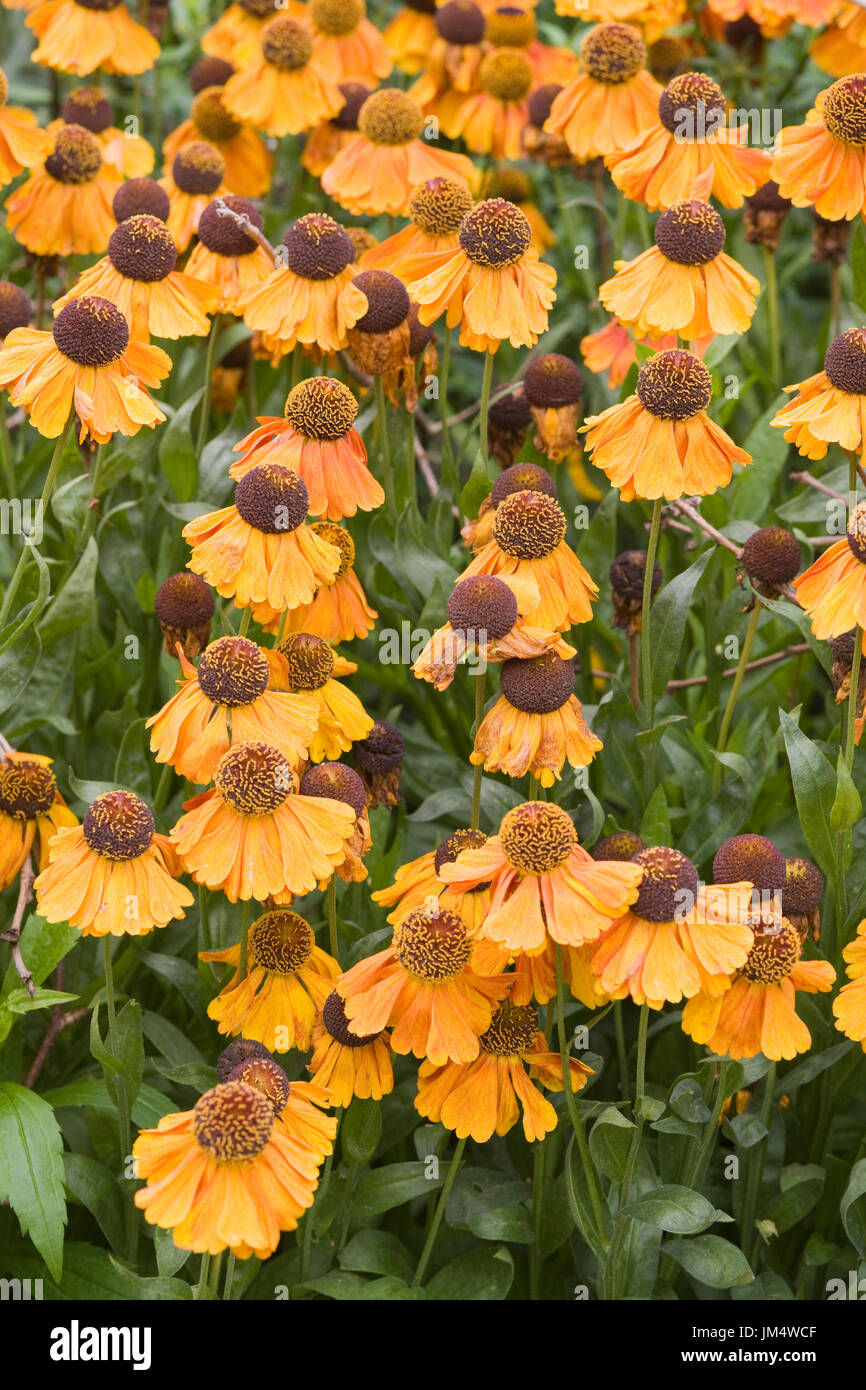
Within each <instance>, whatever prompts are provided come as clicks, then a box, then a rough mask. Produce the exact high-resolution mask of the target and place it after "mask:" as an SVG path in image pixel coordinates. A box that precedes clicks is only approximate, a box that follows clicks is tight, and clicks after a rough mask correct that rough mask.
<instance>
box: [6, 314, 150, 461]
mask: <svg viewBox="0 0 866 1390" xmlns="http://www.w3.org/2000/svg"><path fill="white" fill-rule="evenodd" d="M170 370H171V358H170V357H168V356H167V355H166V353H164V352H163V351H162V348H158V347H150V346H148V345H147V344H146V343H141V342H138V341H137V340H136V339H134V338H131V337H130V332H129V327H128V325H127V322H126V319H125V318H124V317H123V314H122V313H121V312H120V310H119V309H117V308H116V307H115V305H113V304H110V303H109V301H108V300H107V299H98V298H92V297H88V298H84V299H76V300H75V301H74V302H73V303H71V304H67V306H66V308H65V309H61V311H60V313H59V314H58V315H57V318H56V319H55V320H54V325H53V327H52V330H51V332H50V333H42V332H40V331H39V330H38V329H35V328H15V329H13V331H12V332H11V333H10V334H9V336H8V338H7V339H6V342H5V344H4V346H3V347H2V348H0V387H5V388H6V389H7V390H8V392H9V400H10V401H11V402H12V404H13V405H20V406H23V408H24V411H25V413H26V414H27V415H28V416H29V417H30V423H31V424H32V425H33V427H34V429H37V430H38V431H39V433H40V434H42V435H45V436H46V437H47V438H48V439H56V438H57V437H58V435H61V434H62V433H63V430H64V428H65V426H66V422H67V421H68V419H69V416H70V413H71V411H72V409H73V408H74V409H75V412H76V414H77V416H78V419H79V421H80V425H81V429H80V435H79V437H80V439H81V440H84V439H85V437H86V436H87V435H89V436H90V438H91V439H95V440H96V442H97V444H107V443H108V441H109V440H110V439H111V436H112V435H113V434H115V433H119V434H126V435H132V434H138V431H139V430H140V429H141V427H142V425H149V426H150V427H151V428H153V426H154V425H157V424H159V423H160V422H161V421H162V420H164V419H165V416H164V415H163V413H162V411H161V410H159V409H158V407H157V406H156V405H155V404H154V402H153V401H152V400H151V398H150V396H149V395H148V394H147V391H146V390H145V389H144V388H145V386H157V385H159V383H160V381H162V380H163V379H164V378H165V377H167V376H168V374H169V371H170Z"/></svg>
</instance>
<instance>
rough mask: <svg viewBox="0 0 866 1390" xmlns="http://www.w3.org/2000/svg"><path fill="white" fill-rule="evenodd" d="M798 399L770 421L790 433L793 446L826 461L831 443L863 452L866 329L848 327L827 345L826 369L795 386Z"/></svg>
mask: <svg viewBox="0 0 866 1390" xmlns="http://www.w3.org/2000/svg"><path fill="white" fill-rule="evenodd" d="M785 390H786V391H788V392H791V391H796V392H797V395H796V396H795V397H794V399H793V400H792V401H791V403H790V405H786V406H783V407H782V409H781V410H779V411H777V412H776V415H775V416H774V418H773V419H772V420H771V421H770V423H771V424H772V425H774V426H775V427H776V429H785V426H786V425H787V426H790V428H789V429H787V430H786V432H785V438H786V439H787V440H788V442H789V444H796V446H797V450H798V452H799V453H801V454H803V455H804V456H805V457H806V458H809V459H822V458H824V456H825V454H826V453H827V445H828V444H838V445H839V447H840V448H842V449H845V450H846V451H848V452H851V451H854V450H856V451H857V452H858V453H862V451H863V441H864V438H866V329H862V328H849V329H847V330H846V332H844V333H842V334H841V335H840V336H839V337H838V338H836V339H834V341H833V342H832V343H831V344H830V346H829V347H828V349H827V351H826V353H825V354H824V370H823V371H822V372H817V373H816V374H815V375H814V376H810V377H807V378H806V380H805V381H800V382H798V383H797V385H796V386H786V387H785Z"/></svg>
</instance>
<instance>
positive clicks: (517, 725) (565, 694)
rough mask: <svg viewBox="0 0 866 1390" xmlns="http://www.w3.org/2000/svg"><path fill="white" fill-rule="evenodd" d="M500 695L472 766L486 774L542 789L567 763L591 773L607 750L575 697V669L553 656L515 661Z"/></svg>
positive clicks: (504, 674)
mask: <svg viewBox="0 0 866 1390" xmlns="http://www.w3.org/2000/svg"><path fill="white" fill-rule="evenodd" d="M499 688H500V691H501V694H500V696H499V699H498V700H497V701H496V703H495V704H494V706H493V708H492V709H490V710H488V712H487V714H486V715H485V716H484V718H483V719H482V721H481V723H480V725H479V727H478V729H477V731H476V734H475V746H474V748H473V750H472V753H471V755H470V758H469V761H470V762H471V763H472V764H473V765H474V766H476V767H478V766H483V767H484V769H485V771H486V772H504V773H505V774H506V775H507V776H508V777H524V776H525V775H526V773H527V772H528V773H529V774H530V775H531V776H532V777H534V778H536V780H537V781H539V782H540V783H541V785H542V786H543V787H552V786H553V784H554V782H557V781H559V778H560V775H561V773H562V769H563V767H564V765H565V763H566V761H567V762H568V763H569V765H570V766H571V767H587V766H588V764H589V763H591V762H592V760H593V758H594V757H595V755H596V753H598V752H599V751H600V749H601V748H602V746H603V745H602V742H601V739H600V738H596V736H595V734H594V733H593V732H592V730H591V729H590V727H589V725H588V724H587V722H586V720H585V719H584V717H583V709H582V707H581V704H580V701H579V700H578V698H577V696H576V695H575V694H574V693H573V691H574V666H573V665H572V663H571V662H570V661H564V660H563V659H562V657H560V656H557V655H556V653H555V652H554V651H546V652H545V653H544V654H543V655H542V656H536V657H530V658H529V659H527V660H521V659H520V658H512V659H511V660H509V661H506V662H504V663H503V665H502V667H501V668H500V672H499Z"/></svg>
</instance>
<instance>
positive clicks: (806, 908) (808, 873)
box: [782, 855, 824, 942]
mask: <svg viewBox="0 0 866 1390" xmlns="http://www.w3.org/2000/svg"><path fill="white" fill-rule="evenodd" d="M823 896H824V875H823V874H822V873H821V870H820V869H819V868H818V865H817V864H813V863H812V861H811V859H803V858H801V857H800V855H795V856H793V857H790V858H788V859H786V860H785V886H784V888H783V889H782V913H783V914H784V916H785V917H787V919H788V921H789V922H790V923H791V926H792V927H794V929H795V930H796V932H797V935H798V936H799V938H800V940H801V941H802V942H804V941H805V940H806V937H807V936H811V938H812V940H813V941H818V940H820V937H821V899H822V898H823Z"/></svg>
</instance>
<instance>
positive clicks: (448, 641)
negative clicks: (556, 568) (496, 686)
mask: <svg viewBox="0 0 866 1390" xmlns="http://www.w3.org/2000/svg"><path fill="white" fill-rule="evenodd" d="M547 651H554V652H556V654H557V656H560V657H562V658H563V659H564V660H566V661H568V660H570V658H571V657H573V656H574V655H575V650H574V648H573V647H570V646H569V645H568V644H567V643H566V642H564V641H563V640H562V637H561V635H560V633H558V632H548V631H545V629H544V628H539V627H532V626H531V625H530V624H529V623H527V622H525V621H524V619H523V618H521V617H520V614H519V611H518V605H517V599H516V598H515V596H514V593H513V592H512V590H511V589H510V588H509V587H508V585H507V584H506V583H505V581H504V580H503V579H497V578H496V576H495V575H490V574H478V575H473V576H472V577H471V578H470V579H461V580H460V581H459V582H458V584H457V585H456V586H455V588H454V589H453V590H452V592H451V594H450V596H449V599H448V621H447V622H446V623H445V624H444V625H443V626H442V627H440V628H437V629H436V631H435V632H434V633H433V636H432V637H431V638H430V641H429V642H428V643H427V644H426V646H425V647H424V649H423V650H422V652H421V653H420V655H419V656H418V658H417V660H416V661H415V663H414V665H413V667H412V674H413V675H414V676H416V677H417V678H418V680H423V681H428V682H429V683H430V684H431V685H433V686H434V687H435V688H436V689H437V690H447V689H448V687H449V685H450V684H451V682H452V681H453V679H454V674H455V671H456V669H457V667H458V665H460V663H461V662H464V661H466V660H467V659H469V660H470V661H472V662H474V663H480V662H484V663H485V665H486V664H487V663H490V662H494V663H495V662H503V661H510V660H512V659H514V658H516V657H519V658H523V659H526V658H528V657H536V656H541V655H543V653H544V652H547Z"/></svg>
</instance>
